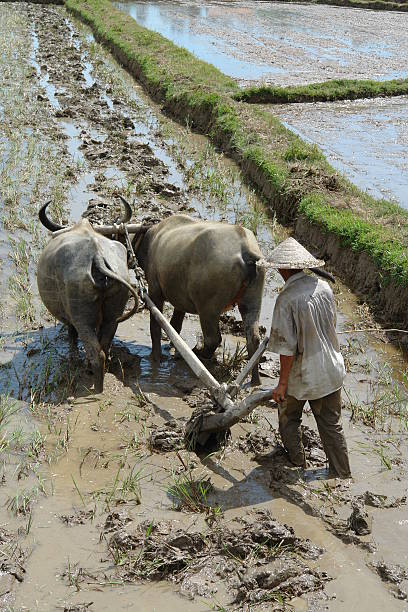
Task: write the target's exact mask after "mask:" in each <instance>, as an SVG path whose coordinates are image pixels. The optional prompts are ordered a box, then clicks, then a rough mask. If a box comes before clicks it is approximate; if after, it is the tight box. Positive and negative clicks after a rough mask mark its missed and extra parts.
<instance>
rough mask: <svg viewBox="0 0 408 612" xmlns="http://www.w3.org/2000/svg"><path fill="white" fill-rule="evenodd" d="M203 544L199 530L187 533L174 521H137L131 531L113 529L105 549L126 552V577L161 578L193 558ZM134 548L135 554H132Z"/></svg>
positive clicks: (129, 578) (185, 564)
mask: <svg viewBox="0 0 408 612" xmlns="http://www.w3.org/2000/svg"><path fill="white" fill-rule="evenodd" d="M204 548H205V541H204V539H203V537H202V536H201V535H200V534H197V533H187V532H185V531H184V530H182V529H180V528H179V527H178V523H177V522H176V521H161V522H159V523H152V522H151V521H144V522H142V523H140V524H139V525H138V526H137V528H136V530H135V532H134V533H133V534H131V533H128V532H127V531H125V530H124V529H121V530H120V531H117V532H116V533H114V534H113V535H112V537H111V539H110V541H109V550H110V551H111V553H113V557H114V558H115V554H116V553H117V552H118V551H119V552H121V553H122V554H124V553H125V554H126V557H127V559H128V561H129V562H128V563H126V564H125V568H126V569H125V574H126V579H127V580H134V579H137V578H141V579H142V578H143V579H149V580H161V579H163V578H167V577H168V576H172V575H175V574H176V573H177V572H180V571H181V570H183V569H184V568H185V567H186V566H187V565H188V564H190V563H191V562H192V561H193V559H194V558H197V557H198V556H199V555H200V554H201V553H202V551H203V549H204ZM134 552H136V554H132V553H134Z"/></svg>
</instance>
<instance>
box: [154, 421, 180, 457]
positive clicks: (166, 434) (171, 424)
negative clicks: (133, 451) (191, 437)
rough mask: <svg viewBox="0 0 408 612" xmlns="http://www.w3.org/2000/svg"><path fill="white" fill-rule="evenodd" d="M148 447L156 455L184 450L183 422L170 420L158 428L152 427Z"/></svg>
mask: <svg viewBox="0 0 408 612" xmlns="http://www.w3.org/2000/svg"><path fill="white" fill-rule="evenodd" d="M153 427H154V426H153ZM148 446H149V449H150V450H151V451H153V452H157V453H169V452H171V451H175V450H180V449H182V448H184V424H183V422H181V421H176V420H171V421H166V423H164V425H161V426H160V427H154V428H153V429H152V431H151V432H150V435H149V440H148Z"/></svg>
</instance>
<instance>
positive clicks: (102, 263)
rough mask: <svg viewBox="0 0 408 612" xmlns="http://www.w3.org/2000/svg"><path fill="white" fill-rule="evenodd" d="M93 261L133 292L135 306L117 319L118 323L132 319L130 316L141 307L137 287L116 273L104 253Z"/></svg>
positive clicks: (103, 271)
mask: <svg viewBox="0 0 408 612" xmlns="http://www.w3.org/2000/svg"><path fill="white" fill-rule="evenodd" d="M93 263H94V265H95V267H96V268H97V269H98V270H99V272H102V274H104V275H105V276H107V277H108V278H111V279H113V280H115V281H117V282H118V283H121V284H122V285H124V286H125V287H126V288H127V289H128V290H129V291H130V293H131V294H132V296H133V298H134V300H135V304H134V306H133V308H132V309H131V310H129V312H125V313H124V314H123V315H122V316H120V317H119V318H118V319H117V323H122V322H123V321H127V319H130V317H132V316H133V315H134V314H135V312H137V309H138V308H139V296H138V295H137V293H136V290H135V288H134V287H132V285H130V283H128V282H127V281H125V280H124V279H123V278H121V277H120V276H119V275H118V274H116V273H115V272H114V271H113V270H111V269H110V268H109V267H108V263H107V262H106V261H105V259H104V258H103V257H102V255H99V254H97V255H95V256H94V259H93Z"/></svg>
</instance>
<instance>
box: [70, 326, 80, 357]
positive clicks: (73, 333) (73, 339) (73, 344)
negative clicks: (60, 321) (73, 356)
mask: <svg viewBox="0 0 408 612" xmlns="http://www.w3.org/2000/svg"><path fill="white" fill-rule="evenodd" d="M68 340H69V350H70V351H71V353H74V352H76V351H77V350H78V344H77V341H78V332H77V330H76V329H75V327H74V326H73V325H71V324H69V325H68Z"/></svg>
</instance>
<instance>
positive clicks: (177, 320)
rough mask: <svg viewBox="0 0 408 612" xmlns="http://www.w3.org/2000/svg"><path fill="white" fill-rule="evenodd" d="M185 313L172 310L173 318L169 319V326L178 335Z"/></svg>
mask: <svg viewBox="0 0 408 612" xmlns="http://www.w3.org/2000/svg"><path fill="white" fill-rule="evenodd" d="M185 314H186V313H185V312H183V311H182V310H176V309H174V312H173V316H172V317H171V319H170V325H171V326H172V327H173V328H174V329H175V330H176V332H177V333H178V334H179V333H180V332H181V328H182V327H183V320H184V315H185Z"/></svg>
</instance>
